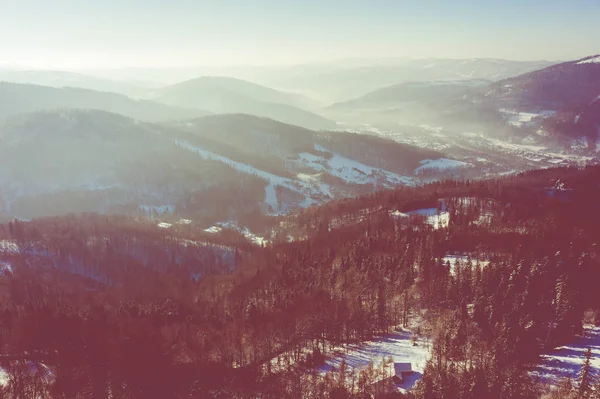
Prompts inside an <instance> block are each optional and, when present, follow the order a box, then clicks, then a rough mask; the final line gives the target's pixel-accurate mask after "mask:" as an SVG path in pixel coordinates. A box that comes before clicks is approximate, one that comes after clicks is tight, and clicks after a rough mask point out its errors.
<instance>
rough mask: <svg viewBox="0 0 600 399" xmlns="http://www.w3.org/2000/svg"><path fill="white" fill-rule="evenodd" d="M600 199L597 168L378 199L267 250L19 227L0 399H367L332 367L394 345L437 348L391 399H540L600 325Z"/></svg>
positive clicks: (4, 231)
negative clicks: (397, 333)
mask: <svg viewBox="0 0 600 399" xmlns="http://www.w3.org/2000/svg"><path fill="white" fill-rule="evenodd" d="M599 181H600V168H598V167H588V168H586V169H581V170H578V169H548V170H542V171H535V172H530V173H527V174H521V175H518V176H512V177H506V178H502V179H494V180H486V181H476V182H473V181H452V180H447V181H442V182H438V183H435V184H430V185H426V186H422V187H412V188H408V187H407V188H399V189H396V190H386V191H381V192H377V193H375V194H371V195H367V196H363V197H359V198H355V199H349V200H343V201H337V202H332V203H329V204H326V205H323V206H320V207H313V208H309V209H306V210H303V211H302V212H300V213H297V214H294V215H290V216H286V217H277V218H275V219H274V221H275V222H276V223H271V225H272V226H276V227H274V228H273V237H272V239H273V242H274V244H273V245H272V246H268V247H265V248H260V247H256V246H251V245H248V244H247V243H246V242H245V241H244V240H243V237H241V236H239V235H236V234H234V233H233V232H224V233H225V235H224V236H223V235H221V236H212V235H210V234H207V233H206V232H204V231H203V230H201V229H199V228H196V227H195V226H194V224H193V223H192V224H186V223H185V222H182V223H181V224H178V225H176V226H171V227H170V228H168V229H163V228H161V227H160V226H156V224H155V223H150V222H148V221H145V220H144V219H122V218H119V217H118V216H115V217H111V216H106V215H93V214H87V215H80V216H69V217H61V218H46V219H40V220H32V221H29V222H14V221H13V222H11V223H10V224H5V225H2V226H1V227H0V235H1V236H0V266H1V267H0V270H2V273H1V276H0V318H1V320H2V321H1V322H0V353H1V354H2V356H0V367H2V369H3V370H4V372H3V375H4V376H5V377H6V378H4V379H3V381H5V382H4V383H2V384H0V385H1V386H2V388H1V389H2V390H3V391H0V397H18V398H34V397H52V398H55V397H56V398H97V397H115V398H184V397H186V398H212V397H217V398H251V397H252V398H255V397H261V398H288V397H291V398H296V397H303V398H366V397H370V396H369V395H370V394H371V393H372V389H373V388H372V383H373V382H374V381H375V380H376V379H377V374H378V373H379V372H377V371H376V370H375V369H374V368H373V367H371V368H367V369H365V370H360V371H357V370H354V371H352V372H350V371H349V370H348V369H346V367H345V366H340V368H339V369H337V370H334V371H332V372H330V373H328V374H325V373H324V372H322V371H320V370H322V369H320V368H319V367H320V366H321V365H322V364H323V362H324V360H325V359H326V358H327V357H328V356H330V355H331V350H332V348H340V347H343V346H344V345H347V344H350V343H354V344H355V343H359V342H362V341H366V340H371V339H378V337H381V336H382V335H385V334H387V333H389V332H390V331H392V330H395V329H397V328H401V329H409V330H411V331H414V334H423V335H427V336H428V337H429V339H430V340H431V341H430V342H431V343H432V347H431V351H430V354H429V361H428V362H427V364H426V366H425V367H424V369H423V370H422V376H421V378H420V379H419V381H418V382H417V384H416V386H415V387H414V389H412V390H411V391H409V392H408V393H405V394H403V393H394V394H391V395H395V396H389V397H403V395H408V396H409V397H414V398H418V399H422V398H423V399H424V398H457V399H462V398H465V399H466V398H469V399H475V398H490V399H505V398H507V399H508V398H523V399H525V398H536V397H541V396H542V395H543V394H544V390H545V389H546V388H547V387H546V386H544V385H543V384H542V383H541V382H540V381H538V380H537V379H536V377H535V375H534V374H531V373H530V371H531V370H532V369H533V368H534V366H535V365H536V364H537V362H538V361H539V357H540V354H541V353H543V351H546V350H549V349H551V348H554V347H555V346H556V345H559V344H562V343H565V342H568V341H569V340H571V339H572V338H573V336H574V335H575V334H577V333H579V332H580V331H581V330H582V327H583V322H584V315H585V316H586V317H587V318H588V319H589V321H592V322H593V321H594V316H595V315H596V314H597V315H598V316H600V309H599V308H600V292H599V291H598V290H597V289H596V287H595V286H596V285H597V282H598V281H600V264H599V259H598V255H597V251H598V246H597V244H598V240H599V238H600V213H599V212H598V204H599V203H600V185H599V184H598V182H599ZM215 265H218V267H215ZM276 359H277V360H276ZM281 359H285V361H281ZM275 360H276V361H275ZM378 360H380V359H373V361H374V362H377V361H378ZM3 395H4V396H3ZM562 397H568V393H567V394H565V393H564V392H563V396H562Z"/></svg>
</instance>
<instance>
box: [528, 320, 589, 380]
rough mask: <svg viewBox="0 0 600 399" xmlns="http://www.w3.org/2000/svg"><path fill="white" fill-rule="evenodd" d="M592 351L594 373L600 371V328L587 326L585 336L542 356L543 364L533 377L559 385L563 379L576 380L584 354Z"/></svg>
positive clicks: (584, 330)
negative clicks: (568, 377)
mask: <svg viewBox="0 0 600 399" xmlns="http://www.w3.org/2000/svg"><path fill="white" fill-rule="evenodd" d="M587 348H591V349H592V354H593V356H592V362H591V363H592V369H593V371H594V373H598V372H599V371H600V327H595V326H592V325H586V326H584V328H583V335H582V336H581V337H578V338H576V339H575V340H574V341H573V342H572V343H571V344H569V345H565V346H560V347H558V348H556V349H554V351H552V352H551V353H550V354H547V355H542V357H541V363H540V364H539V365H538V366H537V368H536V370H534V371H532V373H531V374H532V375H534V376H536V377H539V378H540V379H541V380H542V381H544V382H547V383H550V384H551V385H557V384H558V383H559V382H560V379H561V378H564V377H567V376H571V377H573V378H576V376H577V373H578V372H579V370H580V369H581V365H582V364H583V359H584V356H583V352H585V350H586V349H587Z"/></svg>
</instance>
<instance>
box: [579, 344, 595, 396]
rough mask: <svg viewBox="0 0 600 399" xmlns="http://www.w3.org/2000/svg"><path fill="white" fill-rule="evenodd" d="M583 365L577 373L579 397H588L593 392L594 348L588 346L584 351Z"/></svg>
mask: <svg viewBox="0 0 600 399" xmlns="http://www.w3.org/2000/svg"><path fill="white" fill-rule="evenodd" d="M584 357H585V358H584V361H583V366H581V370H580V371H579V374H578V375H577V399H588V398H590V397H591V394H592V386H593V384H594V381H595V378H594V372H593V370H592V364H591V361H592V349H591V348H587V349H586V350H585V353H584Z"/></svg>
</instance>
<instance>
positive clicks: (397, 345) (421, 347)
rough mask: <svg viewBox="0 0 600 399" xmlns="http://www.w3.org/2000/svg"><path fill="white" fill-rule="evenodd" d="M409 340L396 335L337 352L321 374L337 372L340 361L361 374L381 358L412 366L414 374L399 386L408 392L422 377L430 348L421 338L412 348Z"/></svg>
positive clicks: (402, 334) (405, 334) (404, 334)
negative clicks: (370, 364) (334, 370)
mask: <svg viewBox="0 0 600 399" xmlns="http://www.w3.org/2000/svg"><path fill="white" fill-rule="evenodd" d="M411 337H412V334H411V333H410V332H408V331H396V332H393V333H391V334H388V335H385V336H383V337H381V338H379V339H376V340H374V341H370V342H366V343H363V344H359V345H351V346H349V347H345V348H339V349H337V350H335V351H334V353H333V355H332V356H328V358H327V360H326V362H325V364H324V365H323V366H321V368H320V371H321V372H323V373H324V372H328V371H331V370H333V368H336V369H339V367H340V364H341V363H342V360H344V361H345V362H346V365H347V366H348V367H349V368H350V369H354V370H356V371H360V370H362V369H364V368H366V367H367V366H368V365H369V363H370V362H373V363H374V364H377V363H381V361H382V359H383V358H384V357H385V358H386V359H387V358H388V357H390V356H391V357H392V360H393V361H394V362H401V363H411V366H412V370H413V371H414V372H413V373H412V375H408V376H406V378H405V381H404V383H403V384H401V385H400V386H399V387H400V388H402V389H405V390H406V389H410V388H412V387H413V386H414V384H415V383H416V382H417V380H418V379H419V378H420V377H421V375H422V373H423V370H424V368H425V363H426V362H427V360H428V359H429V351H430V348H431V343H430V342H429V341H428V340H423V339H421V338H419V339H417V345H413V343H412V340H411ZM391 374H392V375H393V372H391Z"/></svg>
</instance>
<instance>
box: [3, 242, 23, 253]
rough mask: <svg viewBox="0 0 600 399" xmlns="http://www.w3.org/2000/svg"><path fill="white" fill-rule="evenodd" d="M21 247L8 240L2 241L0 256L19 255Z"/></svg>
mask: <svg viewBox="0 0 600 399" xmlns="http://www.w3.org/2000/svg"><path fill="white" fill-rule="evenodd" d="M19 252H20V251H19V246H18V245H17V244H15V243H14V242H11V241H8V240H0V255H17V254H18V253H19Z"/></svg>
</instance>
